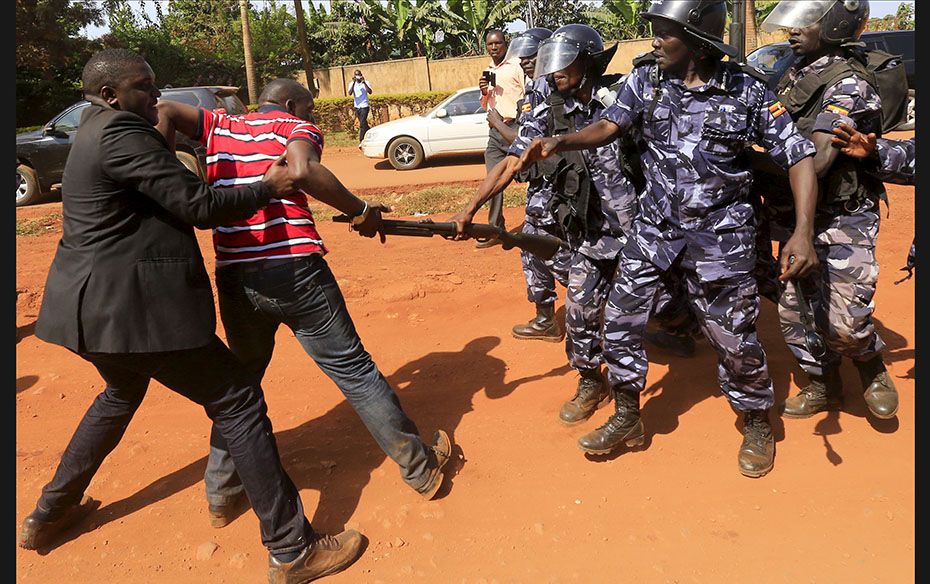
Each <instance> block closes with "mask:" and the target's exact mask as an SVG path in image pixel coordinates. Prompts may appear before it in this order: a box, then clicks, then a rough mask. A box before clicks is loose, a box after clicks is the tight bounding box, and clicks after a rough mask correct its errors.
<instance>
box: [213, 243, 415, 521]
mask: <svg viewBox="0 0 930 584" xmlns="http://www.w3.org/2000/svg"><path fill="white" fill-rule="evenodd" d="M216 287H217V290H218V293H219V301H220V316H221V318H222V319H223V326H224V327H225V328H226V338H227V342H228V343H229V348H230V349H231V350H232V352H233V353H234V354H235V355H236V356H237V357H238V358H239V359H240V360H241V361H242V363H243V365H244V366H245V369H246V371H247V373H248V374H249V375H250V376H251V378H250V379H251V380H252V381H253V382H254V384H255V386H256V387H257V386H258V382H259V381H260V380H261V378H262V377H263V376H264V374H265V369H266V368H267V367H268V363H269V362H270V361H271V354H272V351H273V350H274V336H275V332H277V330H278V327H279V326H280V325H281V324H284V325H286V326H287V327H289V328H290V329H291V330H292V331H293V332H294V335H295V336H296V337H297V340H298V341H299V342H300V344H301V346H303V348H304V351H306V352H307V354H308V355H310V358H311V359H313V360H314V361H315V362H316V364H317V365H318V366H319V367H320V369H322V370H323V372H324V373H326V375H327V376H329V378H330V379H332V380H333V383H335V384H336V386H337V387H339V389H340V390H341V391H342V393H343V394H344V395H345V396H346V399H347V400H348V401H349V403H350V404H351V405H352V407H353V408H354V409H355V411H356V412H357V413H358V415H359V417H360V418H361V419H362V422H363V423H364V424H365V426H366V427H367V428H368V431H369V432H371V435H372V436H373V437H374V439H375V441H376V442H377V443H378V446H380V447H381V449H382V450H383V451H384V452H385V454H387V455H388V456H390V457H391V459H392V460H394V462H396V463H397V464H398V466H399V467H400V474H401V478H402V479H403V480H404V482H406V483H407V484H408V485H410V486H411V487H412V488H413V489H414V490H417V491H421V490H422V489H423V488H425V487H426V484H427V482H428V480H429V474H430V468H431V464H434V463H431V461H430V457H429V450H428V448H427V447H426V445H425V444H424V443H423V441H422V440H420V437H419V432H418V431H417V427H416V425H415V424H414V423H413V421H412V420H411V419H410V418H408V417H407V415H406V414H405V413H404V411H403V409H401V406H400V401H399V400H398V399H397V394H395V393H394V390H393V389H392V388H391V386H390V385H388V382H387V380H386V379H385V378H384V375H382V374H381V372H380V371H379V370H378V366H377V365H375V363H374V361H372V359H371V355H369V354H368V351H366V350H365V347H364V346H363V345H362V341H361V339H360V338H359V336H358V333H357V332H356V330H355V325H354V324H353V323H352V317H351V316H349V312H348V310H346V304H345V300H344V299H343V297H342V292H341V291H340V290H339V285H338V284H337V283H336V279H335V278H334V277H333V273H332V272H331V271H330V269H329V265H327V263H326V260H324V259H323V257H322V256H320V255H318V254H314V255H311V256H307V257H301V258H295V259H290V260H270V261H267V260H266V261H259V262H247V263H240V264H232V265H228V266H223V267H220V268H218V269H217V272H216ZM204 482H205V483H206V490H207V501H208V502H209V503H210V504H212V505H224V504H227V503H229V502H231V499H233V498H235V497H237V496H238V495H239V493H241V492H242V484H241V482H240V480H239V476H238V475H237V472H236V468H235V465H234V464H233V460H232V458H231V457H230V455H229V451H228V449H227V447H226V442H225V441H224V440H223V437H222V436H221V435H220V434H219V432H218V431H217V428H216V426H214V427H213V431H212V432H211V435H210V457H209V460H208V461H207V470H206V473H205V475H204Z"/></svg>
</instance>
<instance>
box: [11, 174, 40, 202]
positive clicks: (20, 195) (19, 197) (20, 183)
mask: <svg viewBox="0 0 930 584" xmlns="http://www.w3.org/2000/svg"><path fill="white" fill-rule="evenodd" d="M41 195H42V193H40V192H39V179H38V178H37V177H36V171H34V170H33V169H31V168H29V167H28V166H26V165H25V164H20V165H19V166H17V167H16V206H17V207H22V206H24V205H32V204H33V203H37V202H38V201H39V199H40V198H41Z"/></svg>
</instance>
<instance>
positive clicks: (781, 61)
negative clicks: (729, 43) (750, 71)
mask: <svg viewBox="0 0 930 584" xmlns="http://www.w3.org/2000/svg"><path fill="white" fill-rule="evenodd" d="M914 35H915V31H913V30H889V31H881V32H866V33H862V38H861V39H860V40H862V42H863V43H865V46H866V49H868V50H875V49H878V50H880V51H885V52H886V53H890V54H892V55H900V56H901V60H902V61H904V71H905V72H906V74H907V88H908V93H907V97H908V100H907V120H906V121H904V122H903V123H901V124H900V125H898V126H897V127H896V128H895V129H896V130H913V129H914V119H915V116H914V105H915V102H916V88H917V85H916V82H915V61H914V56H915V49H914ZM794 60H795V55H794V52H793V51H792V50H791V47H789V46H788V43H786V42H785V43H775V44H771V45H765V46H764V47H759V48H758V49H756V50H755V51H753V52H751V53H749V55H748V56H747V57H746V62H747V63H748V64H750V65H752V66H754V67H758V68H759V69H761V70H762V71H763V72H764V73H765V74H766V75H768V76H769V87H771V88H773V89H774V88H775V86H776V85H778V82H779V81H780V80H781V78H782V76H783V75H784V74H785V72H786V71H788V68H789V67H791V65H792V64H793V63H794Z"/></svg>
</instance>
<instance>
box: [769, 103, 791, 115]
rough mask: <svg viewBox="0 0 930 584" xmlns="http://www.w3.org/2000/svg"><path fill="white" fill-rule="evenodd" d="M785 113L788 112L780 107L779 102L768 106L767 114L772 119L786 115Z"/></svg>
mask: <svg viewBox="0 0 930 584" xmlns="http://www.w3.org/2000/svg"><path fill="white" fill-rule="evenodd" d="M787 112H788V110H787V109H785V106H784V105H782V103H781V102H780V101H776V102H775V103H773V104H772V105H770V106H769V113H770V114H772V117H773V118H777V117H778V116H780V115H782V114H784V113H787Z"/></svg>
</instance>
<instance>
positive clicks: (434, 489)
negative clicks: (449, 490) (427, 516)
mask: <svg viewBox="0 0 930 584" xmlns="http://www.w3.org/2000/svg"><path fill="white" fill-rule="evenodd" d="M430 450H432V452H433V456H434V457H435V458H436V466H434V467H432V468H431V469H430V477H429V480H428V481H426V486H425V487H423V489H422V490H421V491H419V493H420V495H422V496H423V498H424V499H426V500H427V501H429V500H430V499H432V498H433V497H435V496H436V493H438V492H439V487H441V486H442V479H443V477H444V476H445V475H443V474H442V469H443V467H444V466H446V463H447V462H449V459H450V458H451V457H452V440H450V439H449V435H448V434H446V432H445V431H444V430H436V433H435V434H433V444H432V446H430Z"/></svg>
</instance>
